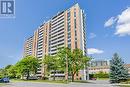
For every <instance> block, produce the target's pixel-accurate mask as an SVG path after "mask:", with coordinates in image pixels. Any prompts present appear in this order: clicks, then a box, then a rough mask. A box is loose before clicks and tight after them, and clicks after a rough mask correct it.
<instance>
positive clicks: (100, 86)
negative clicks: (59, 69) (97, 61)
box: [0, 81, 115, 87]
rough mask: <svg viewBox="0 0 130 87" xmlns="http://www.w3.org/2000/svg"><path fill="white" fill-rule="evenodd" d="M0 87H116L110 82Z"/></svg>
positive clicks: (12, 83)
mask: <svg viewBox="0 0 130 87" xmlns="http://www.w3.org/2000/svg"><path fill="white" fill-rule="evenodd" d="M0 87H115V86H112V85H111V84H109V83H108V81H90V83H69V84H60V83H59V84H58V83H44V82H11V83H7V84H6V85H4V86H0Z"/></svg>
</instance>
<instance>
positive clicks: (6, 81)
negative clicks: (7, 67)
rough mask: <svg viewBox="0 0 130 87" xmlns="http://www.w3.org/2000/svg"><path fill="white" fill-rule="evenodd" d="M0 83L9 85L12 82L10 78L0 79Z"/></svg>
mask: <svg viewBox="0 0 130 87" xmlns="http://www.w3.org/2000/svg"><path fill="white" fill-rule="evenodd" d="M0 82H1V83H9V82H10V81H9V78H8V77H4V78H2V79H0Z"/></svg>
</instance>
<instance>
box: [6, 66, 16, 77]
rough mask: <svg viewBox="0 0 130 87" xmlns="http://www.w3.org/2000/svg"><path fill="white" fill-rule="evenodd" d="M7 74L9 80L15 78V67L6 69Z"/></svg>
mask: <svg viewBox="0 0 130 87" xmlns="http://www.w3.org/2000/svg"><path fill="white" fill-rule="evenodd" d="M7 72H8V76H9V77H10V78H16V75H17V70H16V67H15V65H12V66H11V67H10V68H8V69H7Z"/></svg>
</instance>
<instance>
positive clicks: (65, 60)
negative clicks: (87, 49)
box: [58, 48, 90, 81]
mask: <svg viewBox="0 0 130 87" xmlns="http://www.w3.org/2000/svg"><path fill="white" fill-rule="evenodd" d="M58 56H59V57H60V62H61V64H60V65H61V67H62V68H63V70H64V71H65V72H66V80H68V75H71V76H72V81H74V75H75V74H78V73H79V70H81V69H84V68H85V67H86V66H87V62H88V61H89V60H90V58H89V57H87V56H84V55H83V52H82V50H80V49H74V50H71V49H70V48H62V49H60V50H59V52H58Z"/></svg>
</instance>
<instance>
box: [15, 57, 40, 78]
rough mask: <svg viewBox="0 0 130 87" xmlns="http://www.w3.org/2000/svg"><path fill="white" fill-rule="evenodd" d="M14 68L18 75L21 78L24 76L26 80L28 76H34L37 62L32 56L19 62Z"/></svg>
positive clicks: (37, 65)
mask: <svg viewBox="0 0 130 87" xmlns="http://www.w3.org/2000/svg"><path fill="white" fill-rule="evenodd" d="M16 67H17V72H18V75H19V74H20V75H21V77H23V76H26V77H27V80H28V78H29V76H30V74H33V75H35V74H36V72H37V68H38V67H39V61H38V59H37V58H35V57H33V56H26V57H25V58H23V59H22V60H21V61H19V62H17V64H16Z"/></svg>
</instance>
